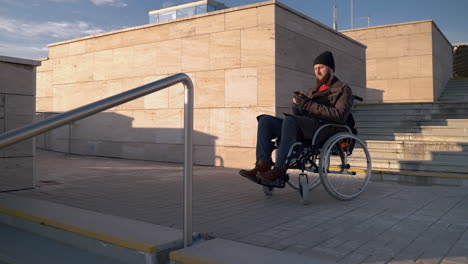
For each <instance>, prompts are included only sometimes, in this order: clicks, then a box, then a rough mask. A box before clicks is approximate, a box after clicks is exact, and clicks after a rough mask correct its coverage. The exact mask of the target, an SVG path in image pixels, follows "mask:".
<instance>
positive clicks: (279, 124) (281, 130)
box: [256, 115, 299, 167]
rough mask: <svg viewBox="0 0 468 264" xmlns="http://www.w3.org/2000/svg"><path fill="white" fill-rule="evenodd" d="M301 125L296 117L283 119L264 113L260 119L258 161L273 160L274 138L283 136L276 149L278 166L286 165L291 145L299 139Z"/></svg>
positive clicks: (276, 163)
mask: <svg viewBox="0 0 468 264" xmlns="http://www.w3.org/2000/svg"><path fill="white" fill-rule="evenodd" d="M298 132H299V126H298V124H297V121H296V119H294V117H292V116H286V118H284V119H281V118H279V117H274V116H270V115H264V116H262V117H260V119H259V120H258V129H257V153H256V154H257V162H258V161H260V160H266V161H272V160H271V153H272V152H273V144H272V141H271V140H272V139H274V138H277V137H278V138H281V141H280V145H279V147H278V149H277V151H276V162H275V165H276V166H280V167H284V165H285V162H286V158H287V155H288V152H289V149H290V148H291V146H292V145H293V144H294V143H295V142H296V141H297V135H298Z"/></svg>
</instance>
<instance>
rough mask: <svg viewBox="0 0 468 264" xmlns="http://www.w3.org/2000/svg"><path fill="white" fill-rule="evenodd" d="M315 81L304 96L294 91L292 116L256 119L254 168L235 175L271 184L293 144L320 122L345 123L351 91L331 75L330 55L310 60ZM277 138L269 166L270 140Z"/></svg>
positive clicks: (283, 170) (309, 134)
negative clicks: (274, 151) (312, 64)
mask: <svg viewBox="0 0 468 264" xmlns="http://www.w3.org/2000/svg"><path fill="white" fill-rule="evenodd" d="M314 72H315V76H316V78H317V82H316V87H315V89H309V90H308V91H307V93H306V94H305V95H304V94H301V93H300V92H295V93H294V96H293V99H292V111H293V114H292V115H290V114H285V115H286V117H285V118H284V119H282V118H279V117H274V116H270V115H260V116H258V117H257V120H258V128H257V146H256V162H255V167H254V168H253V169H251V170H240V171H239V174H240V175H241V176H243V177H245V178H247V179H249V180H251V181H253V182H255V183H262V184H271V185H274V182H275V181H276V180H278V179H279V178H280V177H282V176H284V175H285V173H286V170H287V169H288V168H287V166H288V164H285V162H286V159H287V155H288V152H289V149H290V148H291V146H292V145H293V144H294V143H295V142H297V141H307V140H310V139H311V138H312V136H313V135H314V132H315V131H316V130H317V129H318V128H319V126H320V125H321V124H323V123H336V124H345V123H346V121H347V118H348V115H349V114H350V111H351V108H352V105H353V100H354V98H353V93H352V91H351V88H350V87H349V86H348V85H347V84H346V83H344V82H341V81H340V80H339V79H338V78H337V77H336V76H335V75H334V72H335V61H334V58H333V54H332V53H331V52H329V51H325V52H323V53H322V54H320V55H319V56H317V58H315V60H314ZM275 138H280V139H281V140H280V144H279V146H278V149H277V153H276V162H275V163H273V161H272V158H271V154H272V152H273V149H274V144H272V139H275Z"/></svg>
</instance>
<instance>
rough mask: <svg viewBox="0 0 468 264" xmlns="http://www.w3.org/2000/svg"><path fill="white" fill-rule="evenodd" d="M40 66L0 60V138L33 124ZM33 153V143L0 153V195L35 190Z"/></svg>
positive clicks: (0, 58)
mask: <svg viewBox="0 0 468 264" xmlns="http://www.w3.org/2000/svg"><path fill="white" fill-rule="evenodd" d="M39 64H40V63H39V62H37V61H31V60H24V59H18V58H11V57H3V56H0V134H1V133H3V132H7V131H9V130H12V129H15V128H18V127H21V126H24V125H27V124H30V123H31V122H32V121H33V117H34V110H35V93H36V87H35V84H36V71H35V67H36V66H37V65H39ZM34 153H35V146H34V142H33V140H32V139H30V140H26V141H23V142H20V143H16V144H14V145H11V146H9V147H6V148H2V149H0V191H7V190H16V189H24V188H31V187H33V186H34Z"/></svg>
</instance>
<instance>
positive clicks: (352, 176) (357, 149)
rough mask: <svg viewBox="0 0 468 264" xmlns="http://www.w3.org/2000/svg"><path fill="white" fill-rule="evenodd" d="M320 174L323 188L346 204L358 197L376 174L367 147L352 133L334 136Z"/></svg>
mask: <svg viewBox="0 0 468 264" xmlns="http://www.w3.org/2000/svg"><path fill="white" fill-rule="evenodd" d="M319 174H320V180H321V183H322V185H323V187H324V188H325V190H326V191H327V192H328V193H329V194H330V195H331V196H333V197H334V198H335V199H338V200H342V201H346V200H351V199H353V198H355V197H357V196H358V195H359V194H361V193H362V192H363V191H364V189H365V188H366V186H367V184H368V183H369V180H370V177H371V174H372V162H371V157H370V155H369V151H368V150H367V146H366V145H365V144H364V143H363V141H362V140H361V139H359V138H358V137H356V136H355V135H353V134H351V133H348V132H343V133H338V134H335V135H333V136H332V137H330V138H329V139H328V140H327V141H326V142H325V144H324V145H323V148H322V150H321V153H320V163H319Z"/></svg>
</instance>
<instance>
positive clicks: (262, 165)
mask: <svg viewBox="0 0 468 264" xmlns="http://www.w3.org/2000/svg"><path fill="white" fill-rule="evenodd" d="M272 165H273V164H272V163H271V162H270V161H266V160H260V161H258V162H257V164H256V165H255V168H253V169H251V170H240V171H239V174H240V175H241V176H243V177H245V178H247V179H249V180H251V181H253V182H255V183H258V179H257V173H259V172H265V171H269V170H270V169H271V166H272Z"/></svg>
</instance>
